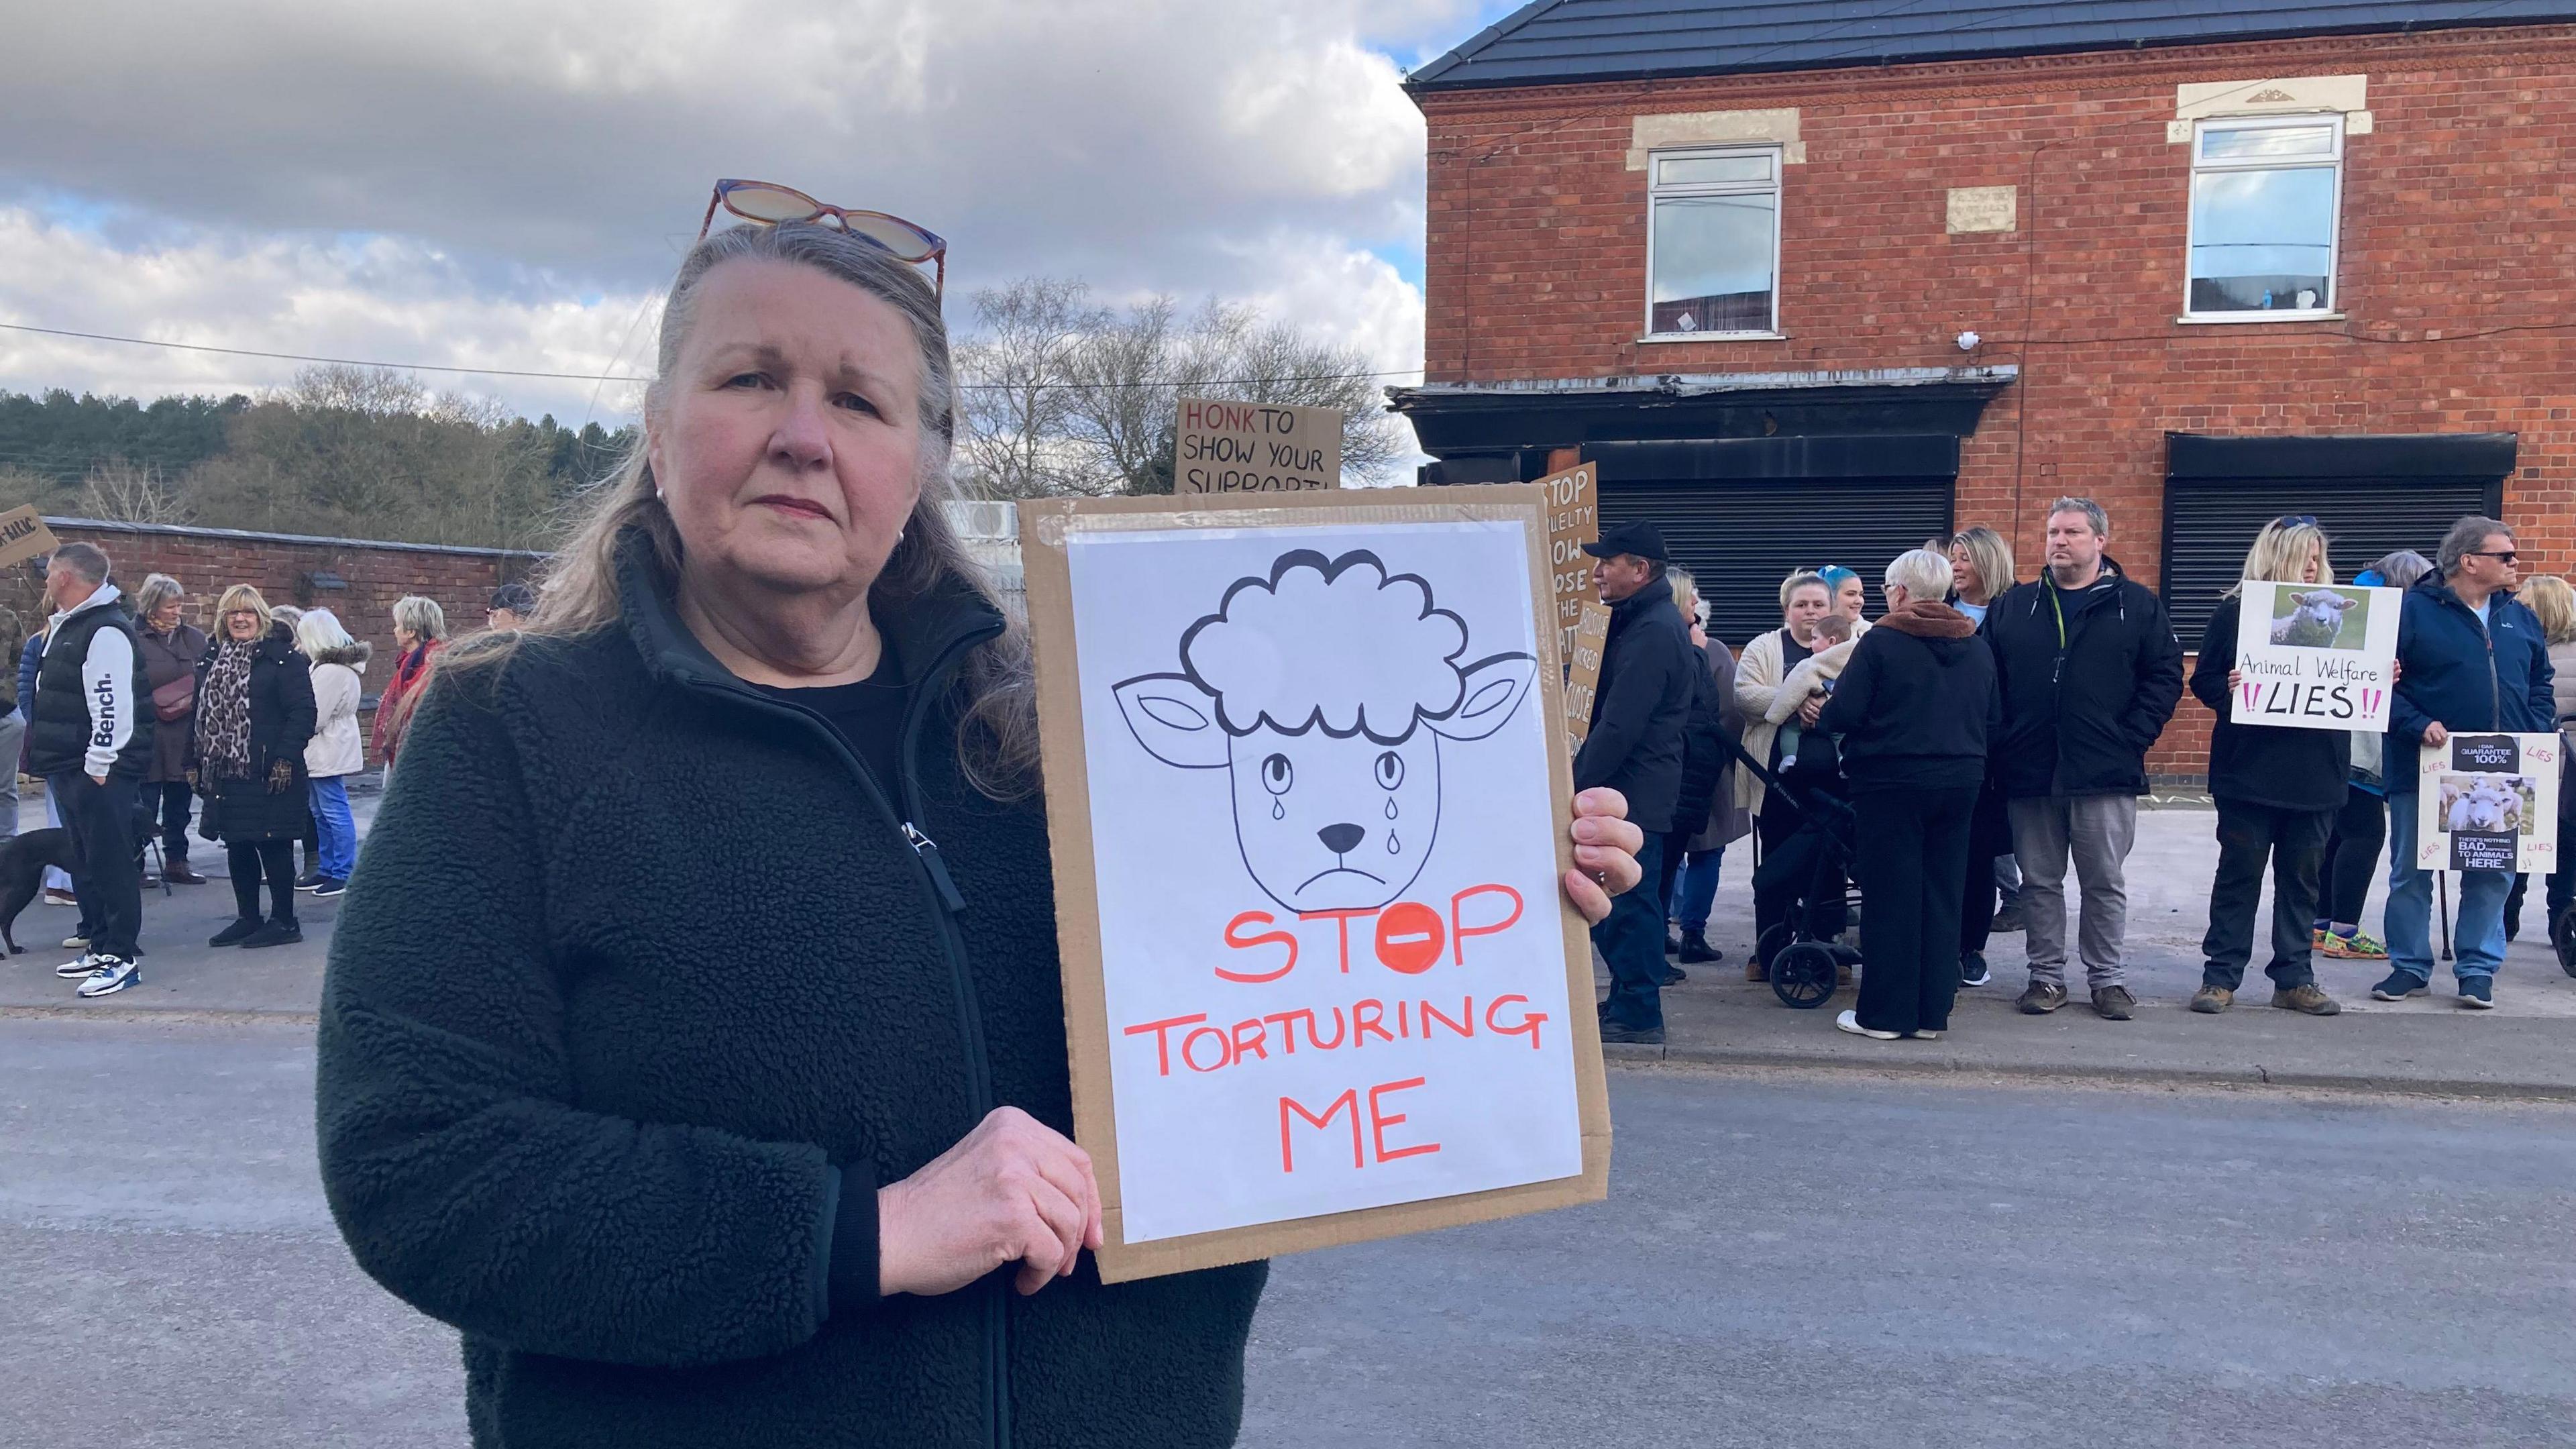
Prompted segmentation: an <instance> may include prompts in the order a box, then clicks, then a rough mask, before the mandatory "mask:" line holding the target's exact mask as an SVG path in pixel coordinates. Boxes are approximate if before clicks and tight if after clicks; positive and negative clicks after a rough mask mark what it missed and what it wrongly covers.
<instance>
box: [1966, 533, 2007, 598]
mask: <svg viewBox="0 0 2576 1449" xmlns="http://www.w3.org/2000/svg"><path fill="white" fill-rule="evenodd" d="M1950 546H1951V547H1953V548H1955V549H1958V550H1959V551H1960V552H1962V553H1965V554H1966V555H1967V556H1968V562H1970V563H1972V564H1975V565H1976V566H1977V583H1978V586H1979V587H1981V588H1983V589H1984V590H1985V591H1986V601H1987V602H1989V603H1992V602H1993V601H1994V600H1995V598H1996V597H1997V596H1999V595H2001V594H2002V593H2003V591H2004V590H2006V589H2009V588H2011V587H2012V586H2013V552H2012V543H2011V541H2010V540H2008V539H2006V538H2005V537H2004V536H2003V535H2002V534H2000V533H1997V532H1996V531H1995V530H1993V529H1991V528H1988V527H1986V526H1984V525H1983V524H1979V525H1977V526H1976V527H1973V528H1963V529H1960V530H1959V532H1958V534H1957V536H1956V537H1953V538H1952V539H1951V540H1950ZM1952 572H1953V577H1954V581H1955V575H1956V570H1953V571H1952ZM1968 602H1970V603H1972V604H1973V603H1975V602H1976V600H1974V599H1970V600H1969V601H1968Z"/></svg>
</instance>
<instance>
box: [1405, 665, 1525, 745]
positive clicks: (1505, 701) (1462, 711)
mask: <svg viewBox="0 0 2576 1449" xmlns="http://www.w3.org/2000/svg"><path fill="white" fill-rule="evenodd" d="M1458 672H1459V674H1460V675H1461V676H1462V677H1463V678H1464V680H1465V684H1466V688H1465V691H1464V693H1463V694H1462V695H1461V696H1460V698H1459V702H1458V708H1457V710H1456V711H1455V712H1454V713H1452V714H1451V715H1450V716H1449V717H1448V718H1447V719H1435V720H1425V721H1423V723H1425V724H1428V725H1429V726H1431V728H1432V729H1433V730H1435V731H1437V732H1438V733H1440V734H1443V735H1446V736H1448V737H1449V738H1450V739H1453V740H1481V739H1483V738H1484V737H1485V736H1487V735H1489V734H1492V733H1493V732H1494V731H1496V730H1498V729H1501V728H1502V727H1503V721H1505V720H1507V719H1510V718H1511V717H1512V711H1513V710H1515V709H1517V708H1519V707H1520V702H1521V696H1522V695H1525V694H1527V693H1529V687H1530V682H1531V681H1532V680H1534V679H1536V678H1537V677H1538V661H1537V660H1536V659H1534V658H1532V657H1531V656H1529V655H1527V654H1497V655H1495V656H1494V657H1493V658H1491V659H1480V660H1478V661H1476V662H1475V663H1473V664H1470V665H1468V666H1467V667H1466V668H1464V669H1462V670H1460V671H1458Z"/></svg>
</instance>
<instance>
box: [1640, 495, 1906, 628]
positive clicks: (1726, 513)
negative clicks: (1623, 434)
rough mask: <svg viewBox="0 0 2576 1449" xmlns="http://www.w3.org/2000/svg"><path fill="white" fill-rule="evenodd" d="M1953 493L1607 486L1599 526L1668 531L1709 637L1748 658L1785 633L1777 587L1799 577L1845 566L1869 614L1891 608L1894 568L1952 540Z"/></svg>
mask: <svg viewBox="0 0 2576 1449" xmlns="http://www.w3.org/2000/svg"><path fill="white" fill-rule="evenodd" d="M1952 487H1953V485H1952V480H1950V479H1948V478H1903V479H1891V478H1868V479H1817V478H1804V479H1796V480H1739V479H1712V480H1705V481H1700V480H1693V481H1683V482H1661V481H1659V482H1651V483H1648V482H1614V481H1611V480H1609V479H1604V480H1602V483H1601V522H1602V525H1603V526H1604V527H1605V528H1606V527H1608V526H1609V525H1611V524H1614V523H1625V522H1628V521H1629V520H1631V519H1640V518H1642V519H1646V520H1648V521H1650V522H1652V523H1653V524H1654V525H1655V526H1656V527H1658V528H1660V529H1662V530H1663V534H1664V543H1665V545H1666V546H1667V547H1668V548H1670V549H1671V550H1672V554H1673V562H1674V563H1675V564H1676V565H1678V566H1679V567H1682V568H1686V569H1688V570H1690V571H1691V573H1692V575H1693V576H1694V577H1695V578H1697V579H1698V581H1699V595H1700V597H1701V598H1703V599H1705V600H1707V601H1708V606H1709V622H1708V632H1709V637H1710V638H1712V639H1722V640H1724V641H1725V642H1726V643H1727V644H1728V645H1729V646H1731V647H1733V648H1735V649H1738V650H1741V649H1742V648H1743V647H1744V646H1745V644H1746V643H1747V642H1748V641H1750V640H1751V639H1753V638H1754V637H1755V636H1757V635H1759V634H1761V633H1762V632H1763V631H1765V630H1768V629H1777V628H1779V627H1780V580H1782V579H1783V578H1786V577H1787V576H1788V575H1789V573H1790V572H1791V571H1792V570H1795V569H1802V568H1820V567H1822V566H1824V565H1826V564H1841V565H1842V566H1843V567H1845V568H1848V569H1851V570H1852V571H1853V572H1855V573H1858V574H1859V575H1860V576H1861V579H1862V580H1863V582H1864V583H1866V584H1867V586H1868V589H1869V600H1870V603H1869V612H1871V613H1872V614H1875V613H1877V612H1878V611H1879V610H1881V609H1883V608H1884V607H1886V600H1885V599H1884V598H1882V597H1881V596H1880V593H1879V583H1880V580H1881V579H1882V578H1883V577H1885V575H1886V572H1887V565H1888V564H1889V562H1890V561H1892V560H1893V559H1894V558H1895V557H1896V556H1897V555H1898V554H1900V553H1903V552H1905V551H1906V550H1907V549H1910V548H1920V547H1922V546H1923V541H1924V540H1925V539H1927V538H1929V537H1931V536H1932V535H1934V534H1938V533H1947V532H1949V531H1950V508H1951V497H1952Z"/></svg>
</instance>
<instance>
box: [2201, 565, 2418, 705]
mask: <svg viewBox="0 0 2576 1449" xmlns="http://www.w3.org/2000/svg"><path fill="white" fill-rule="evenodd" d="M2241 587H2242V589H2243V593H2242V594H2241V596H2240V598H2241V601H2242V603H2243V605H2244V607H2243V610H2242V612H2241V613H2240V614H2239V616H2238V622H2237V627H2236V673H2237V676H2238V682H2237V686H2236V693H2235V696H2234V698H2233V699H2232V700H2231V701H2230V708H2229V713H2228V718H2230V719H2232V720H2234V721H2235V722H2236V723H2238V724H2258V725H2285V726H2288V727H2289V728H2291V729H2308V730H2373V731H2382V732H2384V731H2385V730H2386V729H2387V728H2388V699H2389V695H2390V693H2391V691H2393V690H2394V689H2395V688H2396V684H2397V614H2398V610H2399V609H2400V608H2401V607H2402V605H2403V601H2404V598H2405V594H2404V591H2403V590H2400V589H2355V588H2341V587H2336V586H2333V585H2329V584H2284V583H2274V582H2271V581H2268V580H2257V579H2247V580H2246V581H2245V582H2244V584H2243V585H2242V586H2241Z"/></svg>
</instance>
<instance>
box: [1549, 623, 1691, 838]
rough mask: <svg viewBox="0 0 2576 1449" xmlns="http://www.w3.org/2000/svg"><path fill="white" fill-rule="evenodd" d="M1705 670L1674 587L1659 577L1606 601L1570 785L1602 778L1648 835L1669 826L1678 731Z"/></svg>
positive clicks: (1587, 785)
mask: <svg viewBox="0 0 2576 1449" xmlns="http://www.w3.org/2000/svg"><path fill="white" fill-rule="evenodd" d="M1707 674H1708V670H1707V668H1706V667H1705V666H1703V665H1702V664H1701V663H1700V661H1699V658H1698V657H1697V656H1695V655H1693V654H1692V653H1691V642H1690V629H1689V627H1688V626H1687V625H1685V624H1683V623H1682V611H1681V608H1680V607H1679V606H1678V605H1676V604H1675V603H1674V602H1673V591H1672V590H1671V589H1668V588H1666V587H1664V585H1663V584H1662V583H1661V582H1660V581H1658V582H1655V583H1650V584H1648V585H1646V586H1645V587H1644V588H1642V589H1639V590H1638V591H1637V592H1635V593H1633V594H1630V595H1629V596H1628V597H1626V598H1624V599H1621V600H1620V601H1619V602H1618V603H1615V604H1613V605H1611V606H1610V637H1609V639H1608V640H1607V642H1605V643H1604V644H1603V645H1602V647H1601V687H1600V689H1599V691H1598V692H1597V693H1595V694H1594V696H1593V699H1592V732H1591V733H1590V734H1589V735H1586V736H1585V737H1584V740H1583V749H1582V752H1581V753H1579V754H1577V755H1576V756H1575V757H1574V788H1575V789H1577V790H1589V789H1591V788H1593V787H1594V786H1596V785H1607V786H1609V787H1610V788H1611V789H1614V790H1616V791H1618V792H1619V793H1620V794H1622V795H1625V796H1627V797H1628V819H1629V821H1630V822H1631V823H1633V824H1634V825H1636V827H1637V828H1638V829H1640V830H1643V831H1645V832H1646V833H1647V834H1649V835H1660V834H1662V833H1663V832H1665V831H1667V830H1670V829H1672V828H1673V807H1674V806H1675V805H1676V804H1677V803H1678V802H1679V801H1680V798H1681V793H1682V736H1683V734H1684V733H1685V731H1686V730H1687V728H1688V725H1689V722H1690V712H1691V700H1692V698H1693V697H1694V695H1695V694H1696V693H1697V692H1698V690H1699V689H1700V684H1699V680H1700V679H1702V678H1705V677H1706V676H1707Z"/></svg>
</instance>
